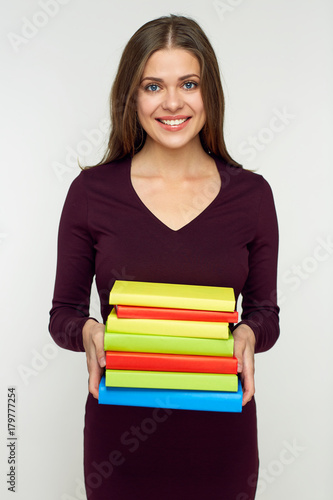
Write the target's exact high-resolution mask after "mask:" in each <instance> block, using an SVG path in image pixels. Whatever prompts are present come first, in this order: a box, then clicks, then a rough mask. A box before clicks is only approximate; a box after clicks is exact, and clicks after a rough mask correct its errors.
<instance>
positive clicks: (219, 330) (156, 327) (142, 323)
mask: <svg viewBox="0 0 333 500" xmlns="http://www.w3.org/2000/svg"><path fill="white" fill-rule="evenodd" d="M106 331H107V332H110V333H143V334H146V335H167V336H177V337H198V338H207V339H227V338H228V337H229V323H221V322H217V321H215V322H212V321H210V322H208V321H182V320H171V319H168V320H166V319H142V318H138V319H137V318H130V319H127V318H118V317H117V314H116V312H115V310H114V309H112V311H111V313H110V314H109V316H108V319H107V322H106Z"/></svg>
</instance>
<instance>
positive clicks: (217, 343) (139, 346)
mask: <svg viewBox="0 0 333 500" xmlns="http://www.w3.org/2000/svg"><path fill="white" fill-rule="evenodd" d="M104 350H105V351H129V352H131V351H134V352H159V353H169V354H202V355H206V356H233V351H234V339H233V336H232V334H231V332H229V338H228V339H197V338H191V337H167V336H162V335H143V334H135V333H109V332H105V335H104Z"/></svg>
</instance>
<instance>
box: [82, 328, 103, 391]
mask: <svg viewBox="0 0 333 500" xmlns="http://www.w3.org/2000/svg"><path fill="white" fill-rule="evenodd" d="M104 332H105V325H103V324H102V323H97V321H95V320H93V319H88V320H87V321H86V323H85V324H84V327H83V329H82V337H83V346H84V350H85V351H86V356H87V367H88V372H89V392H91V394H92V395H93V396H94V398H96V399H98V387H99V383H100V381H101V378H102V375H103V372H104V367H105V364H106V360H105V352H104Z"/></svg>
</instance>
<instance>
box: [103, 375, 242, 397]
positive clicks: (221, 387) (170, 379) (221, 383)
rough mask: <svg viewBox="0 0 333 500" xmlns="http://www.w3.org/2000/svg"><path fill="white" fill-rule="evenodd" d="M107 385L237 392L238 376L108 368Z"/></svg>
mask: <svg viewBox="0 0 333 500" xmlns="http://www.w3.org/2000/svg"><path fill="white" fill-rule="evenodd" d="M105 385H106V386H107V387H137V388H146V389H185V390H189V391H191V390H192V391H227V392H236V391H237V388H238V377H237V375H230V374H220V373H183V372H155V371H152V372H150V371H140V370H138V371H137V370H106V375H105Z"/></svg>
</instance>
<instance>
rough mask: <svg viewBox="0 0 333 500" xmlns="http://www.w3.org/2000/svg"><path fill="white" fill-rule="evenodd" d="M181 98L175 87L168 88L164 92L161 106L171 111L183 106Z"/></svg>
mask: <svg viewBox="0 0 333 500" xmlns="http://www.w3.org/2000/svg"><path fill="white" fill-rule="evenodd" d="M183 105H184V103H183V99H182V97H181V96H180V95H179V93H178V92H177V90H176V89H170V90H168V91H167V92H166V94H165V98H164V101H163V103H162V108H163V109H165V110H169V111H172V112H173V113H174V112H175V111H177V110H178V109H181V108H182V107H183Z"/></svg>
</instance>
